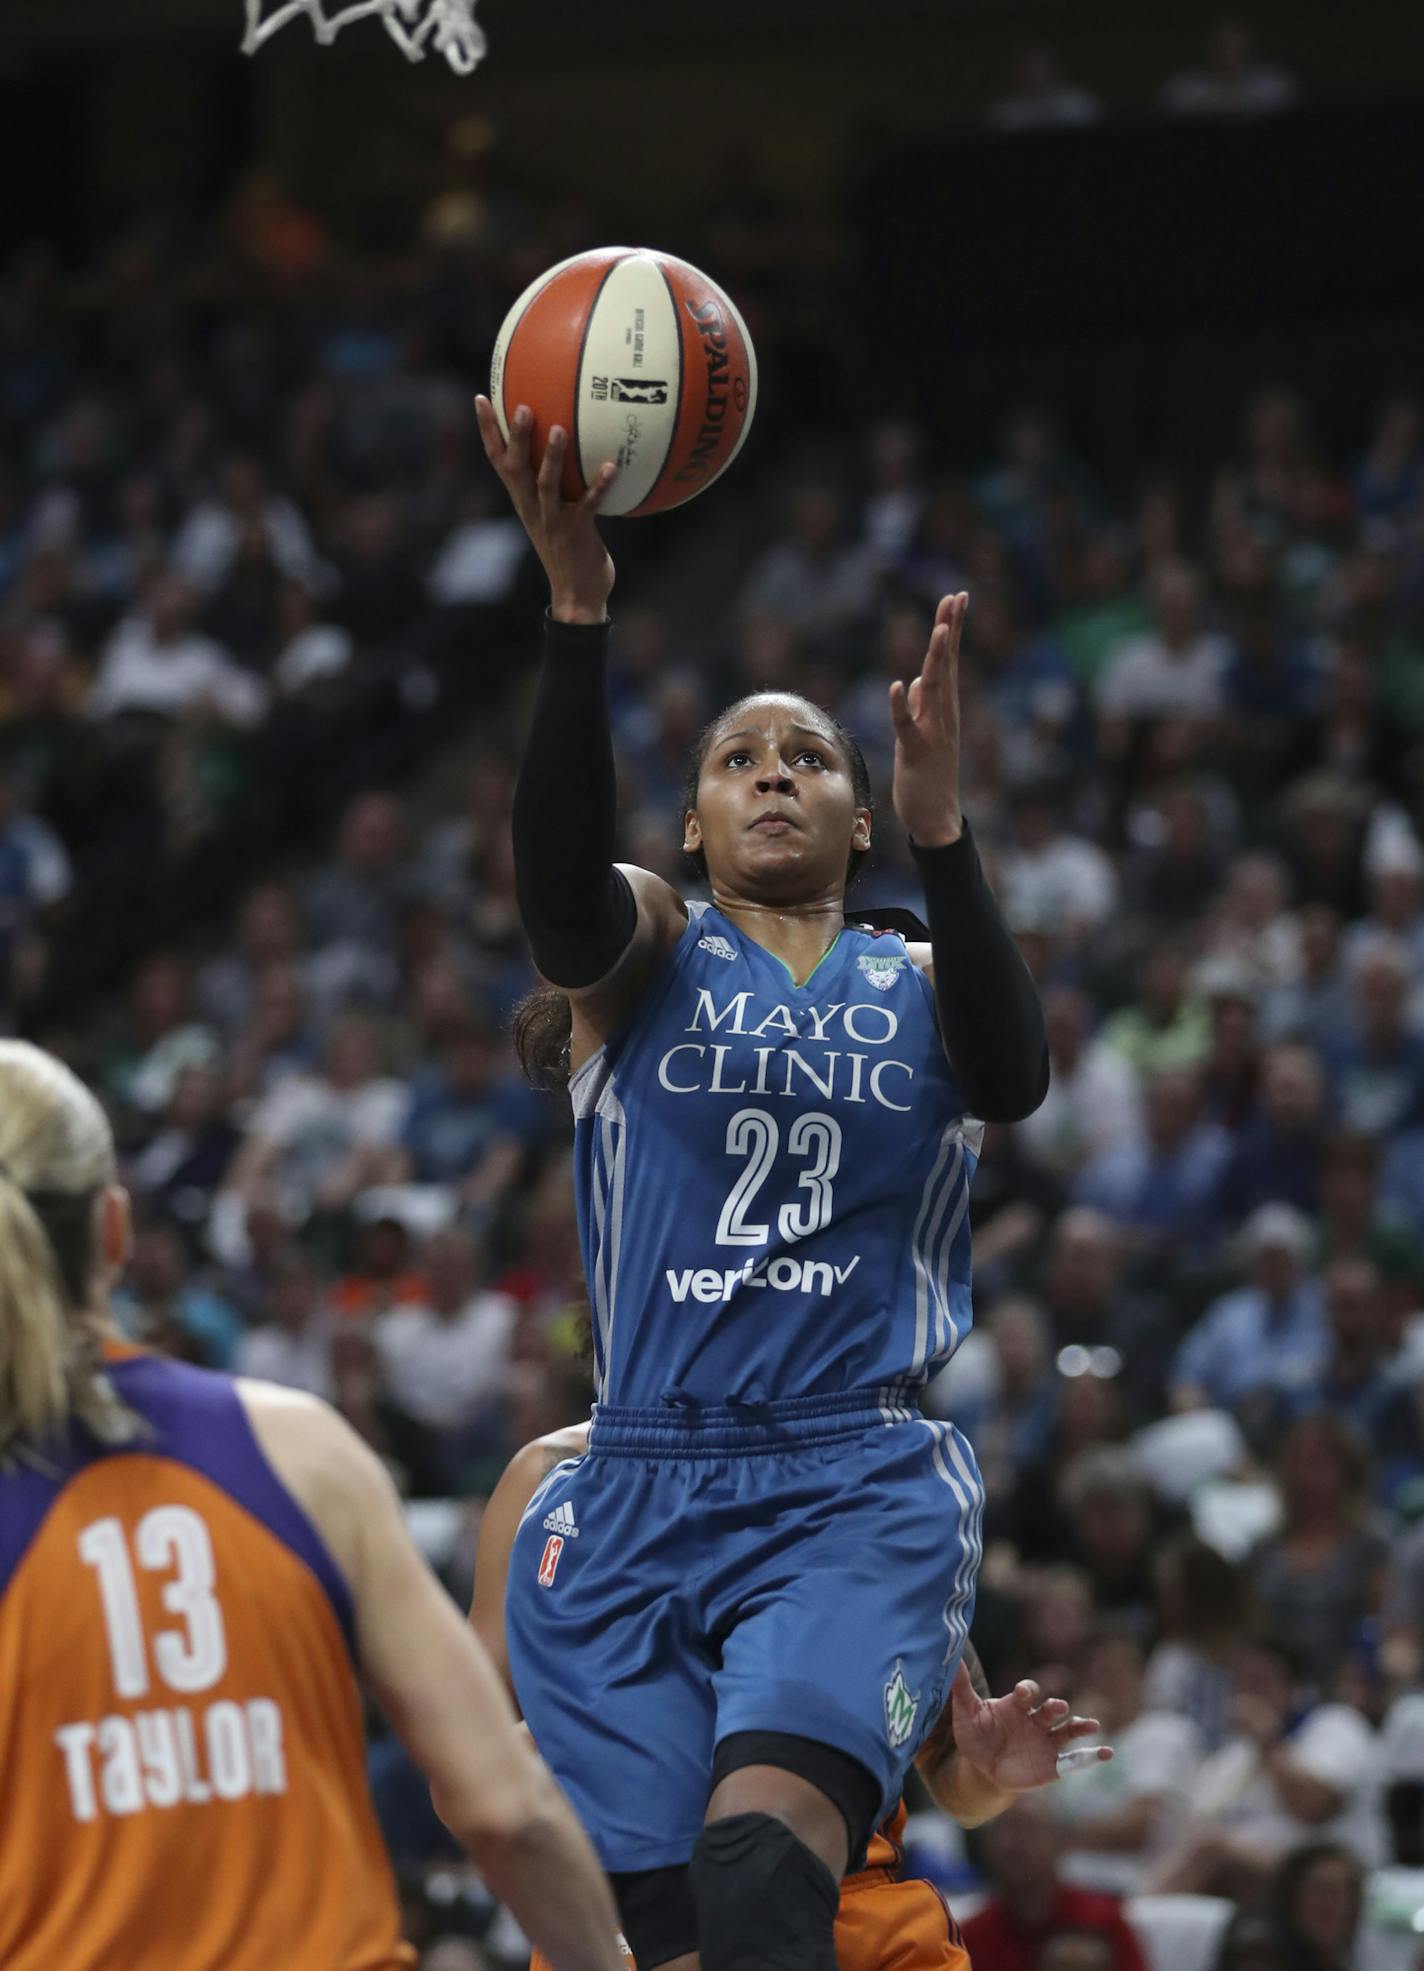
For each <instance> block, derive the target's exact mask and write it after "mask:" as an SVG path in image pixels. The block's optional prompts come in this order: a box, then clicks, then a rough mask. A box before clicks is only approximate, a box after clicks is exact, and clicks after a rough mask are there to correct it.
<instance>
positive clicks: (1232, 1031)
mask: <svg viewBox="0 0 1424 1971" xmlns="http://www.w3.org/2000/svg"><path fill="white" fill-rule="evenodd" d="M1197 985H1198V989H1199V990H1200V991H1201V993H1202V996H1203V997H1204V998H1205V1000H1206V1002H1207V1008H1208V1014H1209V1017H1210V1021H1211V1039H1210V1043H1209V1045H1208V1048H1207V1055H1206V1059H1205V1061H1204V1062H1203V1063H1202V1113H1203V1115H1204V1116H1205V1117H1206V1119H1207V1120H1208V1121H1210V1122H1214V1123H1218V1124H1220V1126H1221V1127H1222V1128H1223V1129H1225V1130H1226V1131H1227V1132H1228V1134H1229V1136H1230V1139H1231V1142H1232V1143H1234V1142H1235V1141H1236V1139H1237V1137H1238V1136H1239V1134H1240V1131H1241V1129H1242V1128H1243V1127H1244V1125H1245V1123H1246V1121H1247V1119H1248V1118H1249V1116H1250V1113H1251V1109H1252V1106H1253V1103H1254V1099H1255V1095H1256V1089H1257V1086H1258V1083H1259V1079H1260V1071H1261V1054H1260V1049H1259V1047H1258V1045H1257V1040H1256V1002H1257V997H1258V993H1257V987H1256V985H1255V983H1254V982H1253V980H1252V978H1251V975H1250V973H1249V971H1248V970H1247V969H1246V967H1245V966H1243V965H1242V964H1241V962H1240V961H1239V959H1236V958H1209V959H1207V960H1206V962H1205V963H1204V964H1203V965H1202V967H1201V970H1200V972H1199V974H1198V977H1197Z"/></svg>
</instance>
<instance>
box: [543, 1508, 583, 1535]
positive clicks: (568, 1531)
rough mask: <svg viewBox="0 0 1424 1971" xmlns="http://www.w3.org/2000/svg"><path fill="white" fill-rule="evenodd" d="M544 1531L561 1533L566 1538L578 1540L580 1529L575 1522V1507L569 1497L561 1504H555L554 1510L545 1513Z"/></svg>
mask: <svg viewBox="0 0 1424 1971" xmlns="http://www.w3.org/2000/svg"><path fill="white" fill-rule="evenodd" d="M544 1531H545V1532H546V1533H561V1534H562V1535H563V1537H564V1538H565V1539H566V1540H576V1539H577V1538H578V1536H579V1530H578V1527H577V1526H576V1525H575V1523H574V1509H573V1507H572V1506H571V1505H570V1504H569V1502H568V1500H567V1499H565V1501H564V1503H563V1504H562V1505H561V1506H555V1507H554V1510H553V1511H552V1512H549V1513H545V1515H544Z"/></svg>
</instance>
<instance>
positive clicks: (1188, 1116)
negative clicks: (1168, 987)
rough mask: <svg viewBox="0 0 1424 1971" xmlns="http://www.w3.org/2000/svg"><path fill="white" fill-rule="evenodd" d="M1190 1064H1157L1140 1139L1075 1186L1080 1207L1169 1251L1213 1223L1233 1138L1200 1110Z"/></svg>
mask: <svg viewBox="0 0 1424 1971" xmlns="http://www.w3.org/2000/svg"><path fill="white" fill-rule="evenodd" d="M1201 1099H1202V1082H1201V1076H1200V1074H1199V1073H1198V1072H1197V1071H1196V1070H1194V1069H1191V1068H1159V1069H1157V1071H1156V1072H1155V1073H1154V1074H1152V1075H1151V1077H1150V1079H1149V1080H1148V1082H1147V1099H1146V1104H1145V1109H1144V1115H1143V1133H1142V1140H1141V1142H1140V1143H1129V1144H1125V1145H1123V1146H1122V1147H1121V1148H1119V1149H1116V1150H1109V1151H1108V1152H1106V1154H1104V1155H1103V1156H1100V1157H1097V1158H1095V1159H1094V1161H1093V1162H1092V1163H1090V1164H1089V1165H1088V1166H1087V1167H1086V1169H1085V1170H1084V1171H1083V1173H1082V1175H1081V1176H1080V1177H1079V1179H1078V1182H1077V1184H1076V1185H1075V1186H1074V1191H1073V1196H1074V1199H1075V1202H1077V1203H1079V1204H1085V1205H1091V1206H1092V1207H1093V1208H1094V1209H1095V1210H1098V1211H1102V1212H1105V1213H1106V1214H1107V1216H1108V1217H1109V1218H1112V1219H1115V1220H1116V1221H1117V1223H1118V1224H1119V1225H1121V1226H1122V1227H1123V1228H1124V1229H1125V1231H1126V1232H1127V1233H1128V1235H1129V1237H1130V1238H1131V1239H1132V1241H1133V1242H1134V1244H1136V1245H1137V1246H1139V1247H1141V1248H1143V1249H1148V1248H1158V1249H1161V1250H1165V1249H1167V1248H1168V1247H1170V1246H1173V1245H1181V1244H1183V1243H1184V1242H1187V1241H1190V1240H1192V1239H1196V1238H1201V1237H1204V1236H1206V1235H1207V1234H1208V1233H1209V1232H1210V1230H1211V1229H1212V1227H1213V1224H1214V1221H1215V1215H1216V1200H1217V1196H1218V1190H1219V1186H1220V1183H1221V1173H1222V1169H1223V1167H1224V1166H1225V1163H1226V1159H1227V1156H1228V1155H1229V1154H1230V1139H1229V1137H1228V1136H1227V1134H1226V1132H1225V1131H1224V1130H1223V1129H1222V1128H1221V1127H1220V1126H1219V1125H1218V1124H1215V1123H1211V1122H1208V1121H1206V1120H1205V1119H1204V1117H1203V1115H1202V1107H1201Z"/></svg>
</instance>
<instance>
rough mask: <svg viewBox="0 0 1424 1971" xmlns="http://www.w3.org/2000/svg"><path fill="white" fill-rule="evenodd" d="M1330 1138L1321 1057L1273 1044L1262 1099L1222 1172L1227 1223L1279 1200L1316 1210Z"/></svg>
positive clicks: (1304, 1049) (1265, 1068)
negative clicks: (1322, 1169)
mask: <svg viewBox="0 0 1424 1971" xmlns="http://www.w3.org/2000/svg"><path fill="white" fill-rule="evenodd" d="M1327 1142H1328V1138H1327V1134H1326V1126H1325V1080H1324V1077H1323V1075H1322V1074H1321V1071H1320V1063H1319V1060H1318V1058H1317V1056H1316V1055H1315V1054H1314V1053H1312V1051H1311V1050H1310V1049H1309V1048H1308V1047H1299V1046H1281V1047H1273V1048H1271V1049H1270V1050H1269V1051H1268V1052H1267V1053H1266V1054H1265V1055H1264V1056H1263V1058H1262V1062H1261V1081H1260V1099H1259V1101H1258V1102H1257V1103H1256V1104H1255V1106H1254V1108H1253V1110H1252V1112H1251V1113H1250V1114H1249V1115H1248V1116H1247V1117H1246V1119H1245V1121H1244V1123H1243V1124H1242V1126H1241V1128H1240V1129H1239V1130H1238V1131H1237V1134H1236V1141H1235V1143H1234V1145H1233V1147H1232V1151H1231V1157H1230V1161H1229V1162H1228V1163H1227V1165H1226V1168H1225V1170H1224V1171H1223V1173H1222V1180H1221V1198H1220V1207H1221V1215H1222V1219H1223V1222H1224V1223H1225V1224H1227V1225H1232V1226H1234V1225H1237V1224H1239V1223H1240V1222H1241V1220H1242V1219H1244V1218H1249V1217H1250V1216H1251V1214H1252V1213H1253V1212H1255V1211H1257V1210H1259V1209H1260V1207H1261V1206H1262V1205H1265V1204H1271V1203H1274V1202H1277V1201H1279V1202H1280V1203H1283V1204H1289V1205H1293V1206H1294V1207H1295V1209H1296V1210H1297V1211H1300V1212H1304V1213H1310V1212H1313V1211H1314V1210H1315V1207H1316V1204H1317V1202H1318V1200H1319V1191H1320V1166H1321V1161H1322V1158H1323V1156H1324V1154H1325V1152H1326V1147H1327Z"/></svg>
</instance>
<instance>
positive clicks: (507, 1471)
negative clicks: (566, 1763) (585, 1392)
mask: <svg viewBox="0 0 1424 1971" xmlns="http://www.w3.org/2000/svg"><path fill="white" fill-rule="evenodd" d="M587 1449H588V1425H587V1424H574V1425H571V1426H570V1428H569V1429H567V1430H555V1431H551V1432H550V1433H549V1435H548V1436H547V1437H536V1438H535V1440H534V1442H533V1443H532V1444H526V1445H525V1446H524V1447H523V1449H522V1450H519V1451H516V1452H515V1454H514V1456H513V1457H512V1458H511V1459H510V1461H509V1463H508V1464H507V1465H506V1466H505V1468H504V1470H503V1472H502V1473H501V1474H500V1480H499V1483H498V1485H496V1486H495V1488H494V1491H493V1492H492V1493H491V1494H490V1497H489V1503H488V1504H487V1505H486V1507H485V1509H484V1513H483V1514H482V1516H481V1518H480V1537H479V1544H478V1546H477V1547H476V1549H475V1591H474V1596H473V1598H472V1600H471V1602H470V1626H471V1628H473V1630H474V1632H475V1634H476V1635H477V1636H478V1637H479V1639H480V1641H481V1642H482V1643H483V1644H484V1646H485V1649H486V1650H487V1651H488V1653H489V1658H490V1661H491V1662H492V1663H493V1664H494V1667H495V1669H496V1670H497V1671H498V1672H499V1675H500V1678H501V1680H502V1682H503V1684H504V1687H505V1689H506V1691H507V1692H508V1693H509V1696H510V1699H511V1701H512V1702H513V1703H514V1704H515V1705H516V1707H517V1705H518V1699H517V1698H516V1697H515V1695H514V1684H513V1681H512V1679H511V1677H510V1674H509V1644H508V1642H507V1640H506V1638H505V1633H504V1591H505V1587H506V1584H507V1583H508V1580H509V1555H510V1549H511V1548H512V1547H513V1545H514V1536H515V1534H516V1533H517V1532H518V1531H519V1522H520V1520H521V1519H522V1518H523V1517H524V1513H525V1509H526V1507H527V1506H528V1504H529V1501H530V1500H531V1499H532V1498H533V1497H534V1494H535V1493H536V1492H537V1491H538V1489H539V1487H540V1486H541V1485H542V1484H543V1483H544V1480H545V1479H546V1478H547V1477H548V1476H549V1473H550V1472H551V1471H552V1470H553V1469H554V1467H555V1466H556V1465H560V1464H562V1463H563V1462H564V1460H565V1459H566V1458H580V1457H582V1456H583V1454H584V1452H585V1451H586V1450H587Z"/></svg>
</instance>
